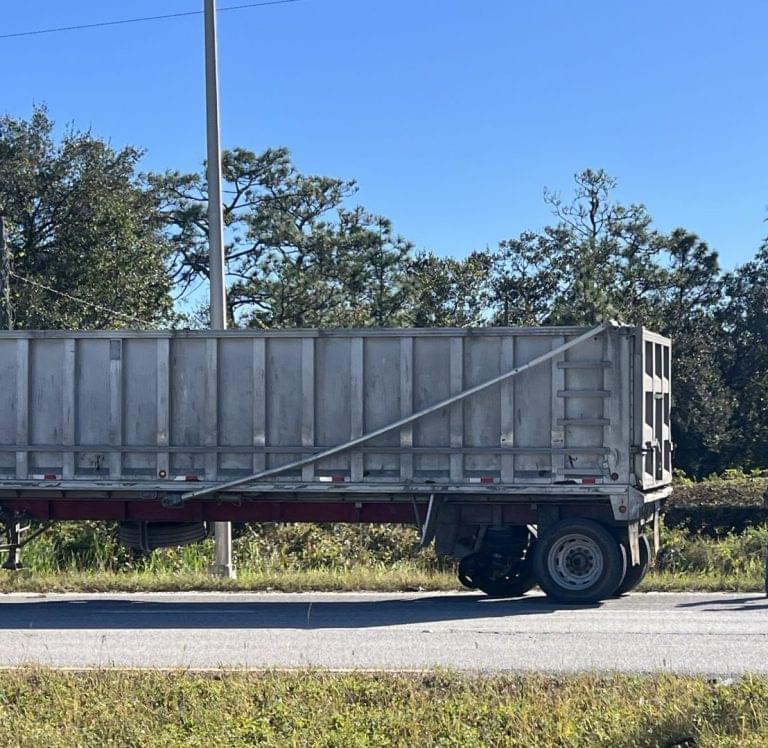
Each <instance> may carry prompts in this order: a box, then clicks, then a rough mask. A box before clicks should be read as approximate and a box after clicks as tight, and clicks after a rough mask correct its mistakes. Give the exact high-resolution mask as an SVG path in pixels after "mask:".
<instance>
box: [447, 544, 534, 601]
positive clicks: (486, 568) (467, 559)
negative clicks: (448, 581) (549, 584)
mask: <svg viewBox="0 0 768 748" xmlns="http://www.w3.org/2000/svg"><path fill="white" fill-rule="evenodd" d="M458 576H459V581H460V582H461V583H462V584H463V585H464V586H465V587H467V588H468V589H471V590H480V591H481V592H485V594H486V595H488V596H489V597H522V596H523V595H524V594H525V593H526V592H528V591H529V590H531V589H533V588H534V587H535V586H536V576H535V575H534V573H533V565H532V564H531V562H530V560H527V561H526V560H523V561H521V562H520V563H519V564H518V565H516V566H515V567H514V568H512V569H510V570H509V571H508V572H507V573H506V574H504V575H503V576H496V575H494V574H493V559H491V558H490V556H489V555H488V554H486V553H470V554H469V555H467V556H464V558H462V559H461V561H460V562H459V570H458Z"/></svg>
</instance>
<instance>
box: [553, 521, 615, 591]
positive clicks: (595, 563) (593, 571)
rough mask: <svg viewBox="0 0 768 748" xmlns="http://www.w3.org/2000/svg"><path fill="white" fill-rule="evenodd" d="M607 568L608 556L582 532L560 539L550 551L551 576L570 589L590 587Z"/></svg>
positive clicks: (560, 584) (563, 586)
mask: <svg viewBox="0 0 768 748" xmlns="http://www.w3.org/2000/svg"><path fill="white" fill-rule="evenodd" d="M604 567H605V559H604V558H603V552H602V550H601V549H600V546H599V545H598V543H597V542H596V541H595V540H593V539H592V538H590V537H589V536H587V535H582V534H581V533H570V534H568V535H564V536H563V537H561V538H558V539H557V540H556V541H555V542H554V543H553V544H552V547H551V548H550V549H549V553H548V554H547V570H548V571H549V575H550V577H551V578H552V579H553V580H554V581H555V582H556V583H557V584H558V585H559V586H560V587H562V588H564V589H567V590H585V589H589V588H590V587H592V586H593V585H594V584H596V583H597V581H598V580H599V579H600V577H601V576H602V574H603V569H604Z"/></svg>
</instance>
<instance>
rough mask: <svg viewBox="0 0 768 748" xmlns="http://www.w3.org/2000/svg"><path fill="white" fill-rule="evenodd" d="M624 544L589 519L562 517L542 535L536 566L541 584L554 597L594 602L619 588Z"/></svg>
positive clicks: (576, 601)
mask: <svg viewBox="0 0 768 748" xmlns="http://www.w3.org/2000/svg"><path fill="white" fill-rule="evenodd" d="M626 568H627V556H626V553H625V551H624V548H623V546H622V545H621V544H620V543H617V542H616V538H614V537H613V535H611V533H610V532H609V531H608V530H607V529H606V528H605V527H603V526H602V525H601V524H599V523H597V522H594V521H593V520H590V519H563V520H560V521H559V522H556V523H555V524H554V525H552V526H551V527H549V528H548V529H547V530H546V531H545V532H544V534H543V536H541V537H539V539H538V542H537V543H536V545H535V547H534V551H533V569H534V572H535V575H536V579H537V581H538V583H539V586H540V587H541V588H542V589H543V590H544V592H546V593H547V596H548V597H550V598H552V599H553V600H557V601H558V602H564V603H594V602H598V601H599V600H604V599H605V598H608V597H610V596H611V595H613V594H614V592H616V590H617V589H618V587H619V584H621V581H622V579H623V578H624V575H625V573H626Z"/></svg>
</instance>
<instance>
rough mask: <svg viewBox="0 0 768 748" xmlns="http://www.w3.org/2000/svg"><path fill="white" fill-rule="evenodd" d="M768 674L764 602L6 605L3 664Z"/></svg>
mask: <svg viewBox="0 0 768 748" xmlns="http://www.w3.org/2000/svg"><path fill="white" fill-rule="evenodd" d="M32 663H34V664H42V665H50V666H56V667H71V668H81V667H163V668H169V667H173V668H176V667H179V668H219V667H232V668H242V667H248V668H262V667H270V668H271V667H277V668H292V667H307V666H316V667H323V668H334V669H347V668H361V669H386V670H400V669H403V670H410V669H422V668H429V667H434V666H444V667H452V668H461V669H467V670H521V671H525V670H539V671H549V672H573V671H598V670H599V671H609V670H615V671H624V672H641V671H659V670H663V671H674V672H679V673H703V674H710V675H736V674H739V673H743V672H745V671H751V672H762V673H768V600H767V599H766V598H765V597H764V596H762V595H758V594H744V593H734V594H665V593H647V594H633V595H629V596H627V597H624V598H621V599H617V600H610V601H607V602H605V603H603V604H600V605H593V606H557V605H554V604H551V603H549V602H547V600H546V599H545V598H544V597H542V596H539V595H531V596H528V597H526V598H524V599H522V600H490V599H486V598H484V597H482V596H479V595H475V594H472V593H448V594H442V593H406V594H369V593H350V594H320V593H312V594H205V593H198V594H186V593H185V594H179V593H170V594H150V595H122V594H75V595H55V594H51V595H33V594H13V595H2V596H0V666H2V667H14V666H18V665H23V664H32Z"/></svg>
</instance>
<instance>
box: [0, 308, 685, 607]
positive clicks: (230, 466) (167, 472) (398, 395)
mask: <svg viewBox="0 0 768 748" xmlns="http://www.w3.org/2000/svg"><path fill="white" fill-rule="evenodd" d="M670 367H671V352H670V342H669V340H667V339H666V338H663V337H661V336H659V335H656V334H654V333H652V332H649V331H647V330H645V329H642V328H637V327H625V326H621V325H617V324H614V323H608V324H604V325H600V326H598V327H595V328H591V329H590V328H580V327H540V328H490V327H489V328H481V329H408V330H401V329H364V330H277V331H267V332H262V331H258V332H256V331H241V330H237V331H168V332H137V331H99V332H58V331H57V332H47V331H43V332H26V331H25V332H2V333H0V517H1V518H2V520H3V521H4V523H5V525H6V526H7V527H8V528H13V527H15V526H16V524H18V523H19V522H21V521H25V520H52V521H54V520H81V519H100V520H117V521H119V522H121V523H122V525H121V526H122V528H123V532H124V536H125V537H126V538H127V539H128V542H132V543H134V544H137V545H140V546H141V547H144V548H151V547H154V546H156V545H162V544H166V543H176V542H184V541H185V540H189V539H195V538H196V537H199V535H200V534H202V533H203V532H204V527H205V525H206V523H210V522H213V521H218V520H221V521H224V520H228V521H233V522H238V521H267V522H272V521H274V522H296V521H299V522H301V521H306V522H396V523H416V524H417V525H418V526H419V528H420V530H421V533H422V540H423V542H424V543H428V542H431V541H432V540H435V541H436V545H437V551H438V552H439V553H442V554H447V555H451V556H454V557H456V558H457V559H459V561H460V563H459V576H460V578H461V580H462V582H464V583H465V584H466V585H467V586H469V587H476V588H479V589H482V590H484V591H486V592H488V593H489V594H494V595H497V594H503V595H517V594H522V593H524V592H525V591H526V590H527V589H530V588H531V587H532V586H533V585H534V584H536V583H538V584H539V585H540V586H541V587H542V588H543V589H544V590H545V591H546V592H547V593H548V594H550V595H551V596H553V597H555V598H558V599H561V600H569V601H582V600H596V599H600V598H603V597H606V596H609V595H612V594H615V593H616V592H617V590H619V591H622V590H625V589H629V588H631V587H632V586H634V585H635V584H636V583H637V582H638V581H639V579H640V578H641V577H642V574H643V573H644V571H645V569H646V568H647V566H648V563H649V559H650V557H651V543H650V542H649V541H650V540H651V539H653V537H654V532H653V530H654V529H657V528H658V522H657V520H658V514H659V508H660V505H661V502H662V501H663V499H664V498H665V497H667V496H668V495H669V493H670V490H671V479H672V472H671V470H672V464H671V459H672V441H671V435H670V406H671V401H670V376H671V374H670ZM9 533H10V535H9V544H10V545H13V544H14V542H15V541H14V536H13V530H12V529H11V530H9ZM132 533H133V534H132Z"/></svg>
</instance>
